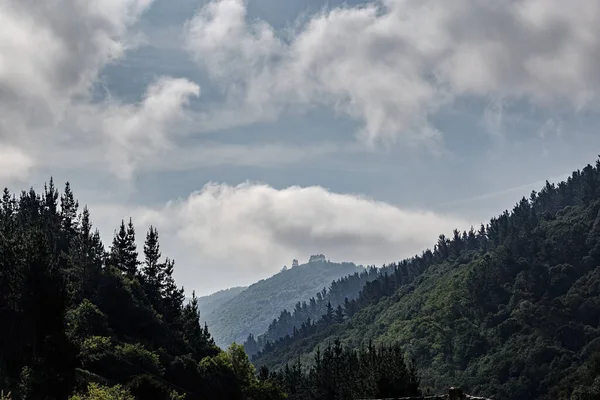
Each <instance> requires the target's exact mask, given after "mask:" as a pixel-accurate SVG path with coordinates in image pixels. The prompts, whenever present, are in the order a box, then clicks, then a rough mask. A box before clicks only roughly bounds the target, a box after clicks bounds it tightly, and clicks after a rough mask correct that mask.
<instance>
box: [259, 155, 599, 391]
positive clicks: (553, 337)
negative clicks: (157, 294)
mask: <svg viewBox="0 0 600 400" xmlns="http://www.w3.org/2000/svg"><path fill="white" fill-rule="evenodd" d="M599 167H600V162H598V163H597V165H596V166H595V167H592V166H588V167H586V168H584V170H583V171H576V172H574V173H573V174H572V176H571V177H569V179H567V181H566V182H562V183H560V184H558V185H552V184H550V183H547V184H546V185H545V187H544V188H543V189H542V190H541V191H540V192H539V193H536V192H534V193H533V194H532V195H531V196H530V199H529V200H527V199H525V198H524V199H522V200H521V201H520V202H519V203H518V204H517V205H516V206H515V207H514V209H513V210H512V212H505V213H503V214H502V215H500V216H499V217H497V218H493V219H492V220H490V222H489V223H488V224H487V225H485V226H482V227H481V228H480V229H479V230H477V231H475V230H474V229H472V230H471V231H470V232H463V233H459V232H458V231H455V232H454V234H453V236H452V237H450V238H448V237H445V236H443V235H442V236H440V238H439V240H438V242H437V244H436V245H435V247H434V249H433V250H427V251H425V252H423V253H422V254H421V255H419V256H415V257H413V258H411V259H408V260H405V261H402V262H400V263H398V264H394V265H392V266H391V267H392V268H390V266H388V267H386V268H385V269H386V270H387V271H388V272H389V274H385V273H384V274H382V275H381V276H380V277H379V278H378V279H376V280H374V281H372V282H371V283H368V284H366V285H365V286H364V288H363V289H362V291H361V294H360V296H359V297H358V299H357V300H356V302H355V306H356V308H355V309H354V310H353V311H354V312H353V315H351V316H350V314H348V316H349V318H347V319H346V320H344V322H342V323H326V322H325V318H322V319H321V320H320V321H318V322H317V323H314V322H313V323H312V324H310V325H308V326H307V325H305V326H304V327H297V328H298V329H297V332H296V333H295V334H293V335H290V336H289V337H286V338H281V339H279V340H277V341H275V342H273V343H268V344H267V345H266V346H265V349H264V350H263V351H262V352H260V353H259V354H258V355H257V356H256V357H255V358H254V359H253V361H254V363H255V365H257V366H263V365H265V366H268V367H270V368H272V369H276V370H284V369H285V366H286V364H288V363H290V362H294V360H296V359H297V358H300V359H301V361H302V362H303V363H304V364H305V365H310V364H311V363H313V364H314V357H315V356H316V353H317V349H318V348H319V347H320V348H324V347H325V346H327V344H328V343H331V342H333V341H334V340H335V339H339V340H340V341H341V343H343V344H345V345H347V346H351V347H361V346H365V345H367V343H369V342H370V341H373V342H374V343H375V344H376V345H390V344H395V343H397V344H398V345H399V346H400V347H401V348H402V349H403V350H404V351H405V352H406V353H407V354H408V356H409V357H410V358H413V359H414V360H415V362H416V364H417V365H418V366H419V372H420V374H421V376H422V379H423V385H424V388H430V389H432V390H435V391H436V392H440V393H443V392H444V390H445V389H446V388H447V387H448V386H449V385H458V386H461V387H462V388H464V389H465V390H466V391H467V392H469V393H474V394H478V395H483V396H489V397H492V398H507V399H511V400H519V399H532V398H536V399H570V398H580V399H588V398H590V399H591V398H600V391H598V382H599V381H598V379H597V377H598V375H600V363H599V362H598V361H597V360H599V359H598V358H597V354H600V353H599V351H600V191H599V190H598V189H599V188H600V170H599ZM415 272H416V276H415V277H414V278H413V279H409V280H405V279H404V278H403V277H404V276H405V275H407V274H409V273H415ZM351 303H352V302H349V304H351Z"/></svg>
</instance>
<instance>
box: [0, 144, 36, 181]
mask: <svg viewBox="0 0 600 400" xmlns="http://www.w3.org/2000/svg"><path fill="white" fill-rule="evenodd" d="M32 166H33V160H32V159H31V158H29V156H28V155H27V154H25V153H24V152H23V151H22V150H21V149H19V148H16V147H12V146H4V145H2V144H0V182H2V183H3V184H4V183H7V182H8V181H11V180H14V179H23V178H25V177H26V176H27V174H28V173H29V170H30V169H31V167H32Z"/></svg>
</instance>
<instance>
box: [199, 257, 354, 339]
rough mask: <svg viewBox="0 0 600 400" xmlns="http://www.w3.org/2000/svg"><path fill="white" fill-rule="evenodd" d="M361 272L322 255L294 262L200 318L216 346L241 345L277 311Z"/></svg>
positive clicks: (292, 305) (266, 323) (348, 264)
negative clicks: (334, 281)
mask: <svg viewBox="0 0 600 400" xmlns="http://www.w3.org/2000/svg"><path fill="white" fill-rule="evenodd" d="M363 270H364V269H363V268H362V267H358V266H356V265H355V264H353V263H349V262H345V263H334V262H329V261H327V260H326V259H325V256H323V255H314V256H311V258H310V259H309V262H308V263H306V264H298V262H297V261H296V260H294V262H292V266H291V268H287V267H286V268H283V269H282V270H281V272H279V273H277V274H275V275H273V276H271V277H270V278H267V279H262V280H260V281H258V282H256V283H254V284H252V285H250V286H249V287H248V288H246V289H245V290H243V291H241V292H240V293H239V294H238V295H236V296H234V297H233V298H231V299H229V300H228V301H226V302H224V303H222V304H220V305H219V306H217V307H215V308H214V309H213V311H212V312H211V313H210V314H206V313H203V317H202V318H203V320H204V321H206V322H207V323H208V326H209V328H210V332H211V334H212V335H213V338H214V339H215V343H216V344H217V345H218V346H220V347H227V346H229V345H230V344H231V343H232V342H237V343H242V342H244V340H245V339H246V338H247V337H248V335H249V334H255V335H256V334H260V333H262V332H265V331H266V330H267V329H268V327H269V324H271V322H272V321H273V319H274V318H277V317H278V316H279V315H280V312H281V310H283V309H291V308H293V307H294V304H296V303H297V302H298V301H302V300H305V299H308V298H309V297H310V296H314V294H315V293H316V292H320V291H321V290H322V289H323V288H325V287H327V286H329V285H330V284H331V282H332V281H333V280H336V279H338V278H341V277H343V276H347V275H351V274H354V273H355V272H362V271H363ZM356 290H357V291H358V290H360V287H359V288H357V289H356ZM342 300H343V299H342ZM319 315H320V314H319Z"/></svg>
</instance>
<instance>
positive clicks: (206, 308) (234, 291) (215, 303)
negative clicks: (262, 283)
mask: <svg viewBox="0 0 600 400" xmlns="http://www.w3.org/2000/svg"><path fill="white" fill-rule="evenodd" d="M247 288H248V287H247V286H237V287H233V288H229V289H225V290H219V291H218V292H215V293H213V294H211V295H208V296H202V297H198V305H199V306H200V310H202V315H210V314H211V313H212V312H213V311H214V310H215V309H217V308H219V307H221V306H222V305H223V304H225V303H227V302H228V301H229V300H231V299H233V298H234V297H235V296H237V295H238V294H240V293H242V292H243V291H244V290H246V289H247ZM190 300H191V299H190Z"/></svg>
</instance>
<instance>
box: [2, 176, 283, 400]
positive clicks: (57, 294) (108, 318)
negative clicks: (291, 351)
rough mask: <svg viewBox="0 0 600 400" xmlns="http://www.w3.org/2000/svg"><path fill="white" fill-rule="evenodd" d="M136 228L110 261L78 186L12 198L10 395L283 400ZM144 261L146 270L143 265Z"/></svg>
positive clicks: (155, 243) (6, 339)
mask: <svg viewBox="0 0 600 400" xmlns="http://www.w3.org/2000/svg"><path fill="white" fill-rule="evenodd" d="M135 235H136V231H135V228H134V226H133V223H132V221H131V220H130V221H129V222H128V223H125V222H124V221H123V222H121V225H120V227H119V229H118V230H117V231H116V232H115V236H114V239H113V242H112V245H111V246H110V249H109V251H108V252H107V251H105V248H104V246H103V244H102V242H101V240H100V235H99V234H98V232H97V231H94V230H92V224H91V220H90V214H89V212H88V210H87V208H84V209H83V211H82V212H81V213H79V205H78V202H77V201H76V200H75V198H74V196H73V193H72V191H71V188H70V186H69V184H67V185H66V186H65V190H64V192H63V194H62V195H59V193H58V192H57V190H56V189H55V187H54V185H53V182H52V180H51V181H50V184H49V185H48V186H47V187H45V190H44V192H43V193H42V194H41V195H40V194H38V193H36V192H35V191H34V190H33V189H31V190H30V191H28V192H22V193H21V194H20V196H19V197H18V198H17V197H15V196H13V195H11V194H10V192H9V191H8V190H7V189H5V190H4V193H3V196H2V198H1V200H0V390H1V391H2V392H3V393H4V394H3V395H2V398H5V396H6V394H7V393H11V394H10V396H9V398H13V399H67V398H68V397H69V396H71V395H72V394H73V393H75V392H76V393H77V394H75V395H73V399H113V398H114V399H130V398H137V399H180V398H184V397H185V398H188V399H200V398H202V399H224V398H227V399H242V398H244V399H257V400H258V399H278V398H282V396H283V393H282V392H281V391H280V390H279V389H277V388H276V387H275V386H273V385H272V384H271V383H268V382H260V381H259V380H258V378H257V377H256V375H255V374H254V369H253V367H252V366H251V364H250V362H249V360H248V358H247V356H246V354H245V353H244V351H243V348H242V347H241V346H232V347H231V348H230V349H229V350H228V351H227V352H224V351H221V350H220V349H219V348H218V347H217V346H216V345H215V344H214V341H213V339H212V338H211V335H210V334H209V332H208V330H207V328H206V327H202V326H201V325H200V321H199V310H198V300H197V298H196V297H195V296H194V297H193V298H192V300H191V301H190V302H189V303H187V304H186V303H185V301H184V295H183V289H182V288H179V287H177V285H176V284H175V281H174V279H173V269H174V266H175V264H174V261H173V260H171V259H169V258H163V257H162V256H161V253H160V246H159V240H158V239H159V238H158V232H157V230H156V229H154V228H153V227H150V229H149V230H148V232H147V235H146V240H145V245H144V247H143V249H142V251H141V253H142V254H138V253H139V251H138V249H137V248H136V244H135ZM140 260H143V261H140Z"/></svg>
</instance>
